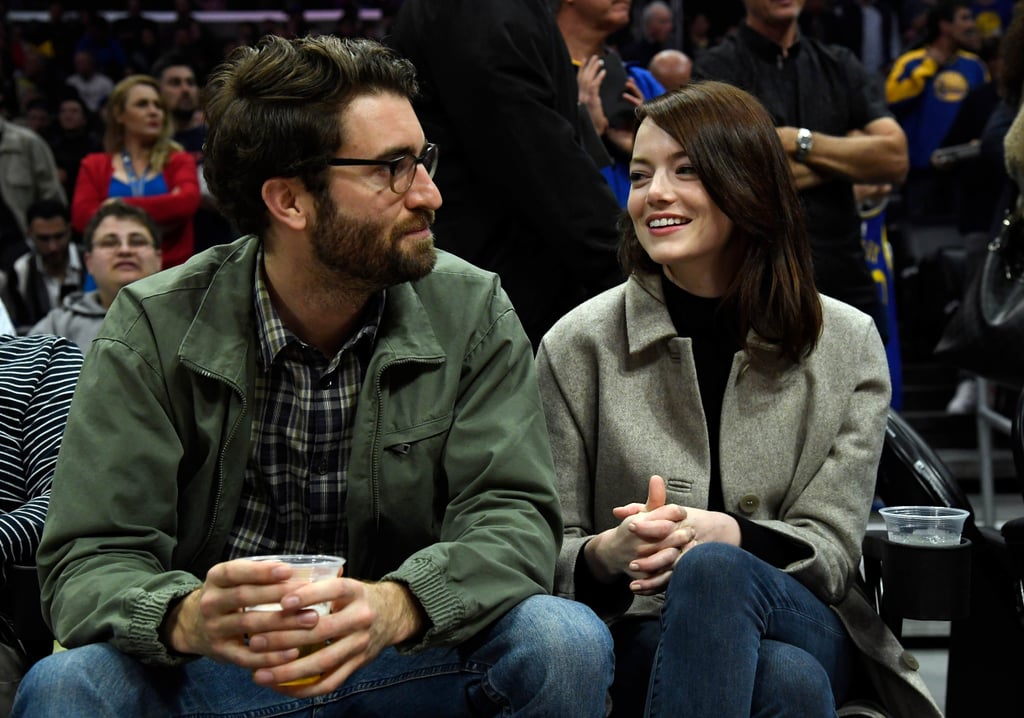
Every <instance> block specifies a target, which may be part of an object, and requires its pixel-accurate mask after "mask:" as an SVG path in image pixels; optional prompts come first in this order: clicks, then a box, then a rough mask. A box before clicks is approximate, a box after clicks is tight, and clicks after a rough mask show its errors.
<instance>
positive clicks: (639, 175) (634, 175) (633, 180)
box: [629, 172, 647, 184]
mask: <svg viewBox="0 0 1024 718" xmlns="http://www.w3.org/2000/svg"><path fill="white" fill-rule="evenodd" d="M645 179H647V175H646V174H644V173H643V172H630V173H629V183H630V184H637V183H638V182H643V181H644V180H645Z"/></svg>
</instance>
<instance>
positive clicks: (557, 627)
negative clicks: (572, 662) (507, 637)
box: [510, 596, 612, 660]
mask: <svg viewBox="0 0 1024 718" xmlns="http://www.w3.org/2000/svg"><path fill="white" fill-rule="evenodd" d="M510 615H514V620H513V622H512V626H511V630H512V631H513V632H514V634H521V637H522V641H523V642H524V643H531V644H533V645H535V646H536V647H537V650H540V651H543V652H544V653H545V655H550V656H552V657H555V658H556V660H557V659H558V657H559V656H562V657H563V658H565V659H571V657H572V656H575V655H577V654H578V653H580V652H581V651H583V652H586V653H593V654H595V657H597V656H609V657H610V656H611V655H612V636H611V633H610V632H609V630H608V627H607V626H606V625H605V624H604V622H603V621H602V620H601V619H600V618H598V617H597V615H596V614H595V613H594V612H593V611H592V610H590V608H588V607H587V606H585V605H583V604H582V603H578V602H576V601H569V600H566V599H563V598H556V597H554V596H532V597H530V598H528V599H526V600H525V601H523V602H522V603H521V604H519V605H518V606H517V607H516V608H514V609H512V611H511V612H510Z"/></svg>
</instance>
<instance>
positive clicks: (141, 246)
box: [28, 199, 160, 353]
mask: <svg viewBox="0 0 1024 718" xmlns="http://www.w3.org/2000/svg"><path fill="white" fill-rule="evenodd" d="M84 240H85V266H86V267H87V268H88V270H89V274H90V275H91V276H92V278H93V279H94V280H95V281H96V289H94V290H92V291H89V292H75V293H74V294H70V295H68V296H67V297H65V299H64V302H63V303H62V304H61V305H60V306H59V307H55V308H54V309H51V310H50V311H49V312H48V313H47V315H46V316H45V317H43V318H42V319H40V320H39V321H38V322H36V324H34V325H33V326H32V328H31V329H29V331H28V333H29V334H56V335H57V336H62V337H66V338H67V339H70V340H71V341H73V342H75V344H77V345H78V346H79V347H80V348H81V350H82V352H83V353H84V352H86V351H88V350H89V345H90V344H92V340H93V339H95V338H96V335H97V334H99V331H100V326H101V325H102V324H103V317H105V316H106V315H107V310H108V309H109V308H110V305H111V303H112V302H113V301H114V297H115V296H117V293H118V292H119V291H120V290H121V288H122V287H125V286H127V285H129V284H131V283H132V282H134V281H135V280H136V279H142V278H143V277H148V276H149V275H151V274H156V273H157V272H159V271H160V230H159V229H157V226H156V224H154V222H153V220H152V219H151V218H150V216H149V215H148V214H146V212H145V210H143V209H139V208H138V207H133V206H131V205H129V204H125V203H124V202H123V201H121V200H118V199H115V200H109V201H108V202H107V203H105V204H104V205H103V206H102V207H100V209H99V211H98V212H96V214H94V215H93V217H92V219H91V220H89V224H88V225H86V227H85V237H84Z"/></svg>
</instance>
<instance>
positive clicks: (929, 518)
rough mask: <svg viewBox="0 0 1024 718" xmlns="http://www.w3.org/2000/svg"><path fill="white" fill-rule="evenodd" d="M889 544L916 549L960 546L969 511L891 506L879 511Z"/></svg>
mask: <svg viewBox="0 0 1024 718" xmlns="http://www.w3.org/2000/svg"><path fill="white" fill-rule="evenodd" d="M878 513H879V514H881V516H882V519H883V520H884V521H885V528H886V530H887V531H888V533H889V540H890V541H894V542H895V543H904V544H915V545H917V546H949V545H954V546H957V545H959V544H960V534H961V533H962V532H963V528H964V521H965V520H966V519H967V515H968V513H969V512H968V511H965V510H964V509H955V508H951V507H948V506H890V507H886V508H883V509H879V511H878Z"/></svg>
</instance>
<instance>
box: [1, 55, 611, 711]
mask: <svg viewBox="0 0 1024 718" xmlns="http://www.w3.org/2000/svg"><path fill="white" fill-rule="evenodd" d="M416 89H417V88H416V84H415V79H414V69H413V67H412V65H411V64H410V63H409V62H408V61H407V60H404V59H402V58H401V57H400V56H398V55H397V54H395V53H394V52H392V51H391V50H388V49H387V48H385V47H383V46H382V45H380V44H378V43H375V42H372V41H369V40H341V39H339V38H336V37H331V36H325V37H306V38H301V39H295V40H286V39H283V38H280V37H274V36H268V37H265V38H264V39H263V40H261V41H260V42H259V43H257V44H256V45H255V46H252V47H248V46H247V47H241V48H238V49H237V50H235V51H234V52H233V53H232V55H231V56H230V57H229V59H228V60H227V62H226V63H225V64H223V65H222V66H220V68H219V69H218V70H217V71H216V72H215V73H214V75H213V76H212V77H211V79H210V82H209V84H208V89H207V92H208V97H207V104H206V108H205V109H206V113H207V117H208V118H209V123H210V124H209V126H210V134H209V137H208V139H207V145H206V161H205V172H206V175H207V179H208V180H209V184H210V188H211V189H212V190H213V192H214V194H215V196H216V197H217V199H218V201H219V202H220V205H221V207H222V208H223V209H224V211H225V212H226V213H227V214H228V215H229V216H230V217H231V218H232V219H233V221H235V222H236V223H237V224H238V226H239V227H240V228H241V229H242V231H245V232H249V234H248V235H247V236H244V237H242V238H241V239H239V240H237V241H235V242H233V243H231V244H228V245H223V246H218V247H213V248H211V249H210V250H208V251H206V252H204V253H202V254H201V255H198V256H195V257H193V258H192V259H191V260H190V261H189V262H188V263H187V264H185V265H183V266H180V267H174V268H172V269H169V270H165V271H163V272H160V273H159V274H157V275H155V276H153V277H150V278H147V279H143V280H140V281H138V282H135V283H133V284H131V285H129V286H127V287H124V288H123V289H122V290H121V291H120V292H119V293H118V295H117V298H116V299H115V301H114V303H113V305H112V306H111V308H110V311H109V312H108V313H107V317H106V320H105V321H104V324H103V328H102V330H101V332H100V335H99V336H98V337H97V338H96V340H95V341H94V342H93V344H92V347H91V349H90V351H89V355H88V358H87V361H86V366H85V368H84V371H83V375H82V379H81V381H80V383H79V387H78V390H77V391H76V397H75V406H74V408H73V409H72V413H71V417H70V418H69V422H68V427H67V431H66V432H65V436H64V446H63V448H62V452H61V456H60V461H59V466H58V469H57V474H56V478H55V485H54V491H53V496H52V499H51V504H50V514H49V517H48V521H47V525H46V528H45V529H44V536H43V540H42V545H41V547H40V551H39V566H40V576H41V582H42V599H43V612H44V615H45V616H46V617H47V619H48V621H49V623H50V625H52V627H53V629H54V633H55V636H56V638H57V639H58V640H59V641H60V642H61V643H62V644H63V645H64V646H66V647H69V648H70V649H71V650H68V651H64V652H60V653H58V654H56V655H54V656H50V657H48V658H46V659H44V660H42V661H41V662H39V663H37V664H36V666H35V667H34V668H33V670H32V671H31V672H30V673H29V674H28V675H27V676H26V678H25V680H24V681H23V683H22V686H21V689H20V691H19V693H18V696H17V698H16V704H15V707H14V710H13V713H12V715H14V716H19V715H21V716H23V715H30V714H31V715H59V714H61V713H71V712H74V713H75V714H78V715H112V716H113V715H117V716H120V715H181V714H183V713H188V714H192V715H196V714H203V715H222V714H230V715H232V716H243V715H244V716H249V715H282V714H284V713H285V712H287V713H288V714H289V715H312V714H313V712H314V711H317V715H330V716H360V718H362V717H365V716H396V715H416V716H470V715H474V716H475V715H498V714H501V715H515V716H567V715H572V716H581V717H584V718H587V717H589V716H594V717H595V718H596V717H597V716H603V715H604V712H605V695H606V690H607V687H608V685H609V683H610V681H611V671H612V666H611V663H612V658H611V639H610V636H609V634H608V632H607V629H606V628H605V627H604V624H603V623H602V622H601V621H600V620H599V619H598V618H597V616H596V615H594V614H593V613H592V612H591V611H590V609H588V608H586V607H584V606H582V604H577V603H574V602H571V601H568V600H564V599H560V598H555V597H552V596H550V595H549V593H550V591H551V588H552V579H553V574H554V562H555V557H556V554H557V549H558V546H559V542H560V537H561V530H562V525H561V515H560V510H559V502H558V497H557V494H556V491H555V487H554V469H553V465H552V459H551V452H550V448H549V445H548V441H547V432H546V428H545V421H544V415H543V412H542V411H541V408H540V398H539V392H538V389H537V382H536V375H535V370H534V365H533V353H532V348H531V345H530V342H529V340H528V338H527V336H526V334H525V332H524V331H523V329H522V327H521V325H520V323H519V320H518V319H517V317H516V314H515V312H514V311H513V310H512V306H511V304H510V303H509V300H508V298H507V296H506V295H505V293H504V291H503V290H502V288H501V285H500V283H499V281H498V279H497V277H496V276H495V275H493V274H490V273H487V272H483V271H481V270H479V269H477V268H476V267H473V266H472V265H469V264H467V263H466V262H464V261H463V260H460V259H458V258H456V257H454V256H452V255H449V254H447V253H445V252H442V251H438V250H435V248H434V245H433V237H432V234H431V229H430V226H431V224H432V222H433V219H434V212H435V211H436V210H437V209H438V207H440V205H441V196H440V194H439V193H438V190H437V187H436V186H435V185H434V183H433V181H432V179H431V175H432V173H433V171H434V169H435V167H436V165H437V161H438V155H439V151H438V149H437V148H436V147H434V146H433V145H432V144H430V142H428V141H427V138H426V137H425V136H424V133H423V129H422V128H421V127H420V124H419V122H418V121H417V119H416V115H415V113H414V111H413V108H412V104H411V103H410V97H412V96H413V95H414V94H415V92H416ZM115 397H116V401H111V399H112V398H115ZM99 447H106V448H105V449H104V450H99ZM114 447H116V448H114ZM280 554H332V555H339V556H342V557H344V558H345V559H346V563H345V566H344V574H345V575H344V577H338V578H332V579H328V580H326V581H321V582H317V583H311V584H302V585H298V584H297V583H296V582H295V581H288V580H287V579H289V578H294V577H295V576H294V574H293V573H292V569H290V568H289V567H288V566H287V565H285V564H283V563H278V562H256V561H248V560H245V559H246V558H247V557H253V556H266V555H280ZM318 603H324V604H326V606H329V612H328V611H327V610H326V606H325V610H324V611H316V610H313V607H314V606H316V605H317V604H318ZM261 604H263V605H265V604H270V605H271V606H274V607H278V606H279V607H280V610H259V611H246V610H245V609H246V608H248V607H252V606H257V605H261ZM310 646H317V648H314V649H313V650H312V652H310V651H308V650H306V651H302V652H300V647H310ZM115 686H116V688H114V687H115Z"/></svg>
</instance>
